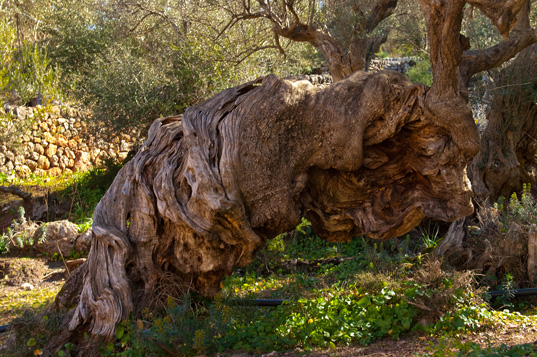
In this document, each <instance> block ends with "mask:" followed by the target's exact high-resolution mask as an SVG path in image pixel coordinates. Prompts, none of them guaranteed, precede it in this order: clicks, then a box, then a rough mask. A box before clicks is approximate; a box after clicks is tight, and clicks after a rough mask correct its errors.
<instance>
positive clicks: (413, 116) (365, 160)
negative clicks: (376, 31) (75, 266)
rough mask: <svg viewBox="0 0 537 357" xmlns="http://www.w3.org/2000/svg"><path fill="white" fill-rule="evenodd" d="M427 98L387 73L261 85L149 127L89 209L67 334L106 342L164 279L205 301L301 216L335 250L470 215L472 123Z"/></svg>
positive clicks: (419, 89)
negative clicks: (84, 332) (89, 241)
mask: <svg viewBox="0 0 537 357" xmlns="http://www.w3.org/2000/svg"><path fill="white" fill-rule="evenodd" d="M427 95H428V93H427V88H426V87H424V86H421V85H412V84H411V83H410V81H409V80H408V79H407V78H406V77H404V76H403V75H401V74H399V73H396V72H381V73H377V74H370V73H365V72H361V73H356V74H354V75H352V76H350V77H348V78H347V79H345V80H343V81H340V82H338V83H335V84H333V85H332V86H330V87H327V88H324V89H319V88H316V87H313V85H312V84H311V83H309V82H307V81H305V80H302V81H296V80H294V81H292V80H285V79H283V80H280V79H277V78H276V77H274V76H269V77H266V78H264V79H263V80H258V81H254V82H250V83H247V84H244V85H242V86H239V87H236V88H232V89H228V90H226V91H224V92H222V93H220V94H218V95H217V96H215V97H214V98H212V99H210V100H209V101H207V102H205V103H202V104H200V105H197V106H194V107H191V108H189V109H188V110H187V111H186V112H185V114H184V116H177V117H169V118H164V119H159V120H157V121H155V122H154V124H153V125H152V127H151V129H150V131H149V137H148V139H147V141H146V142H145V144H144V146H143V147H142V148H141V149H140V151H139V152H138V153H137V155H136V156H135V157H134V159H133V160H132V161H130V162H129V163H128V164H127V165H125V166H124V167H123V169H122V170H121V171H120V173H119V174H118V176H117V177H116V179H115V181H114V183H113V184H112V186H111V187H110V189H109V191H108V192H107V193H106V195H105V196H104V197H103V199H102V200H101V202H100V203H99V205H98V206H97V209H96V211H95V215H94V221H93V245H92V248H91V251H90V254H89V257H88V260H87V262H86V263H85V266H86V268H84V269H86V270H84V271H85V273H84V274H76V275H75V274H74V275H73V276H79V277H81V278H82V279H83V282H82V281H79V282H77V283H78V284H82V285H83V287H82V292H81V294H80V300H79V302H78V305H77V307H76V309H75V310H74V312H73V317H72V319H71V322H70V329H71V330H72V331H76V330H77V329H78V330H79V329H81V328H83V326H86V325H85V324H86V323H87V324H89V325H87V328H89V330H90V331H91V333H94V334H100V335H104V336H111V335H112V334H113V332H114V330H115V324H116V323H117V322H119V321H121V320H122V319H125V318H127V317H128V316H129V314H130V313H131V312H135V313H136V312H138V311H140V309H142V308H143V307H145V306H147V305H148V304H149V303H150V301H151V299H152V298H153V293H154V291H155V289H156V287H157V286H158V284H159V283H160V282H161V281H162V279H163V277H165V276H166V275H167V274H169V273H173V275H174V276H176V277H177V280H178V281H180V282H181V283H182V284H183V286H184V287H185V288H190V289H193V290H195V291H197V292H199V293H200V294H202V295H204V296H212V295H213V294H215V293H216V292H217V291H218V290H219V285H220V280H221V279H222V278H223V277H224V276H225V275H227V274H230V273H231V272H232V270H233V268H234V267H235V266H240V265H244V264H247V263H248V262H250V261H251V259H252V257H253V253H254V252H255V250H256V249H257V248H259V247H260V246H261V245H263V244H264V243H265V242H266V240H267V239H268V238H272V237H274V236H275V235H277V234H279V233H281V232H285V231H289V230H291V229H293V228H294V227H295V226H296V225H297V224H298V223H299V221H300V218H301V217H302V216H303V215H306V216H307V217H308V218H309V219H310V220H311V221H312V223H313V225H314V228H315V230H316V232H317V233H318V234H319V235H320V236H321V237H323V238H325V239H329V240H332V241H334V240H336V241H343V240H348V239H350V238H351V237H353V236H355V235H359V234H366V235H369V236H371V237H374V238H380V239H383V238H388V237H392V236H398V235H401V234H403V233H405V232H407V231H408V230H410V229H411V228H413V227H414V226H416V225H417V224H418V223H419V222H420V221H421V219H422V218H423V217H424V216H429V217H434V218H437V219H442V220H448V221H449V220H455V219H457V218H459V217H462V216H466V215H468V214H470V213H471V212H472V210H473V207H472V204H471V189H470V186H469V185H468V180H467V178H466V173H465V172H466V170H465V167H466V166H465V165H466V162H467V160H468V159H469V158H470V157H472V156H473V155H475V153H476V152H477V148H478V137H477V131H476V130H475V126H474V123H473V120H472V118H471V115H470V116H468V117H466V118H461V117H457V118H453V117H452V116H451V114H452V113H454V112H457V111H456V110H453V107H450V106H449V105H448V103H446V102H443V103H442V105H441V106H439V107H437V108H433V107H430V106H427V105H426V104H425V103H426V101H427ZM454 105H458V103H457V102H454ZM446 109H447V111H445V110H446ZM433 113H434V114H433ZM458 113H459V114H460V111H459V112H458ZM468 113H469V111H468ZM454 119H457V120H461V119H463V121H462V122H460V123H459V125H457V126H453V125H451V124H450V123H451V121H452V120H454ZM81 278H78V279H81ZM73 279H75V278H73ZM69 284H70V286H73V285H76V284H73V282H69ZM61 295H62V294H61V293H60V294H59V297H58V298H59V299H61Z"/></svg>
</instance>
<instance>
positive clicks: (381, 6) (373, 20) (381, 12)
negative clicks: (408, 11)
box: [365, 0, 397, 32]
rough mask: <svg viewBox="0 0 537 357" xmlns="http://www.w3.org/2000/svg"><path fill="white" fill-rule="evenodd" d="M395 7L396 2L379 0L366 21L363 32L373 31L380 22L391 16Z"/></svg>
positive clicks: (394, 0) (395, 0)
mask: <svg viewBox="0 0 537 357" xmlns="http://www.w3.org/2000/svg"><path fill="white" fill-rule="evenodd" d="M396 6H397V0H379V1H378V2H377V4H376V5H375V7H374V8H373V10H372V11H371V15H369V17H368V19H367V23H366V26H365V30H366V31H367V32H371V31H373V30H374V29H375V28H376V27H377V26H378V24H379V23H380V22H381V21H382V20H384V19H385V18H387V17H389V16H390V15H391V14H393V11H394V10H395V7H396Z"/></svg>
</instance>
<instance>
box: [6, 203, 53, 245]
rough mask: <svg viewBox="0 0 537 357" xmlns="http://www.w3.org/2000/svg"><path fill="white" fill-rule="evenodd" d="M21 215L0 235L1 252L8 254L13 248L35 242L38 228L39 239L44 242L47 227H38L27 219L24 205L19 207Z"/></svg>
mask: <svg viewBox="0 0 537 357" xmlns="http://www.w3.org/2000/svg"><path fill="white" fill-rule="evenodd" d="M18 214H19V217H18V218H17V219H14V220H13V222H12V223H11V227H9V228H7V229H6V232H5V233H3V234H2V235H0V254H6V253H8V252H9V251H10V249H11V248H17V249H23V248H25V247H29V246H32V245H33V244H34V235H35V232H36V230H37V229H40V231H41V232H40V234H39V236H38V241H39V242H43V241H44V240H45V239H46V229H44V227H42V228H38V225H37V224H36V223H34V222H32V221H29V220H27V219H26V217H25V214H26V212H25V211H24V207H22V206H20V207H19V209H18Z"/></svg>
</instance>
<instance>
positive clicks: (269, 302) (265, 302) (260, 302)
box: [231, 299, 285, 306]
mask: <svg viewBox="0 0 537 357" xmlns="http://www.w3.org/2000/svg"><path fill="white" fill-rule="evenodd" d="M284 301H285V300H282V299H254V300H248V299H233V300H231V302H232V303H234V304H239V305H251V306H280V305H281V304H283V302H284Z"/></svg>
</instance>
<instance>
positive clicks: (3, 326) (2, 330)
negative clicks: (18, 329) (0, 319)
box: [0, 325, 9, 333]
mask: <svg viewBox="0 0 537 357" xmlns="http://www.w3.org/2000/svg"><path fill="white" fill-rule="evenodd" d="M8 328H9V325H2V326H0V333H2V332H6V331H7V329H8Z"/></svg>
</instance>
